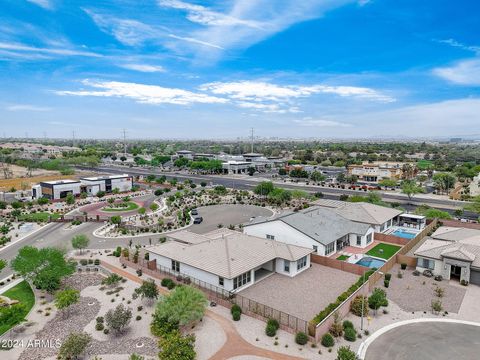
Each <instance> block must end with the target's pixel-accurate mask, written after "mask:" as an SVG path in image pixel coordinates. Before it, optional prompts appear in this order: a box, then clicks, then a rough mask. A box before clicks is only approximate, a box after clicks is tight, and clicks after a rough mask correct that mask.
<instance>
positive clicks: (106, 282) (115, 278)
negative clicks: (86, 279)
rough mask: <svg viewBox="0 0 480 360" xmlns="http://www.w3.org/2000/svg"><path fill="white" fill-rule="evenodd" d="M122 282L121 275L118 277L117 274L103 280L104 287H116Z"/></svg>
mask: <svg viewBox="0 0 480 360" xmlns="http://www.w3.org/2000/svg"><path fill="white" fill-rule="evenodd" d="M121 280H122V277H121V276H120V275H117V274H115V273H113V274H110V275H109V276H108V277H106V278H105V279H103V280H102V284H103V285H107V286H110V287H114V286H116V285H117V284H118V283H119V282H120V281H121Z"/></svg>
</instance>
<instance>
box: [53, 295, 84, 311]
mask: <svg viewBox="0 0 480 360" xmlns="http://www.w3.org/2000/svg"><path fill="white" fill-rule="evenodd" d="M79 300H80V292H79V291H78V290H75V289H65V290H62V291H58V292H57V293H56V294H55V306H56V307H57V308H58V310H63V311H64V312H65V313H66V314H67V315H68V314H69V310H70V306H72V305H73V304H76V303H77V302H78V301H79Z"/></svg>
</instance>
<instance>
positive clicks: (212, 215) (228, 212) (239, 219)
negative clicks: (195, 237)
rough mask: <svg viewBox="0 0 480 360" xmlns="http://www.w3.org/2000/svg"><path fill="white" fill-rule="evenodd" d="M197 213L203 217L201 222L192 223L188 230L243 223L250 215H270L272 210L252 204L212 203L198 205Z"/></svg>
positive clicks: (202, 231)
mask: <svg viewBox="0 0 480 360" xmlns="http://www.w3.org/2000/svg"><path fill="white" fill-rule="evenodd" d="M197 210H198V215H199V216H201V217H202V218H203V221H202V223H201V224H194V225H192V226H191V227H190V228H189V229H188V230H189V231H192V232H195V233H197V234H204V233H206V232H209V231H212V230H215V229H216V228H217V227H218V225H219V224H221V225H223V226H224V227H228V226H229V225H238V224H242V223H245V222H247V221H249V220H250V218H252V217H257V216H266V217H268V216H271V215H273V213H272V211H271V210H269V209H266V208H263V207H260V206H254V205H233V204H228V205H212V206H204V207H199V208H198V209H197Z"/></svg>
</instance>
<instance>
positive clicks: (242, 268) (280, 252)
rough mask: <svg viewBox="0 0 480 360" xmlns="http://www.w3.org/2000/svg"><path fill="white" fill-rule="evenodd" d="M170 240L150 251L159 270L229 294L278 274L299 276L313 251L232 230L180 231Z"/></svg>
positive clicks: (170, 236) (150, 248) (150, 255)
mask: <svg viewBox="0 0 480 360" xmlns="http://www.w3.org/2000/svg"><path fill="white" fill-rule="evenodd" d="M168 237H169V241H167V242H165V243H163V244H160V245H155V246H151V247H148V248H146V250H147V251H148V253H149V259H150V260H154V261H155V264H156V267H157V268H158V269H161V270H168V271H170V272H173V273H176V274H181V275H182V276H190V277H192V278H195V279H198V280H201V281H204V282H206V283H208V284H211V285H214V286H217V287H219V288H223V289H225V290H226V291H229V292H237V291H240V290H243V289H245V288H247V287H248V286H250V285H253V284H254V283H256V282H258V281H260V280H262V279H264V278H266V277H267V276H269V275H271V274H274V273H278V274H282V275H285V276H290V277H293V276H296V275H297V274H299V273H301V272H303V271H305V270H306V269H308V268H309V267H310V253H311V252H312V251H313V250H311V249H309V248H305V247H300V246H296V245H290V244H285V243H281V242H277V241H273V240H269V239H259V238H256V237H253V236H249V235H246V234H242V233H240V232H237V231H233V230H228V229H218V230H214V231H211V232H209V233H206V234H203V235H199V234H195V233H191V232H189V231H180V232H177V233H173V234H170V235H169V236H168Z"/></svg>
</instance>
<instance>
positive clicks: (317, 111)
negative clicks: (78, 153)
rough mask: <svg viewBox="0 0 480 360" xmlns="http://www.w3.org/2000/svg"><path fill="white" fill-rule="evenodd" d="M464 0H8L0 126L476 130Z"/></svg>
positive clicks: (179, 134) (5, 129)
mask: <svg viewBox="0 0 480 360" xmlns="http://www.w3.org/2000/svg"><path fill="white" fill-rule="evenodd" d="M479 12H480V3H479V2H477V1H471V0H459V1H455V2H454V1H451V0H423V1H418V0H402V1H398V0H370V1H369V0H295V1H294V0H275V1H272V0H225V1H213V0H204V1H201V0H185V1H183V0H143V1H137V0H103V1H80V0H69V1H67V0H28V1H27V0H2V1H0V136H3V134H5V135H6V136H24V134H25V133H28V136H29V137H43V136H44V134H45V133H46V135H47V136H49V137H70V136H71V134H72V131H75V133H76V136H77V137H85V138H104V137H108V138H116V137H120V134H121V129H122V128H126V129H127V132H128V134H129V137H132V138H142V137H144V138H172V137H175V138H235V137H238V136H241V137H244V136H248V132H249V128H250V127H254V128H255V129H256V134H257V135H259V136H264V137H269V136H275V137H319V138H326V137H342V138H345V137H377V136H397V135H398V136H410V137H418V136H422V137H423V136H453V135H472V134H480V91H479V90H480V38H479V37H478V34H480V17H479V16H478V14H479Z"/></svg>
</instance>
